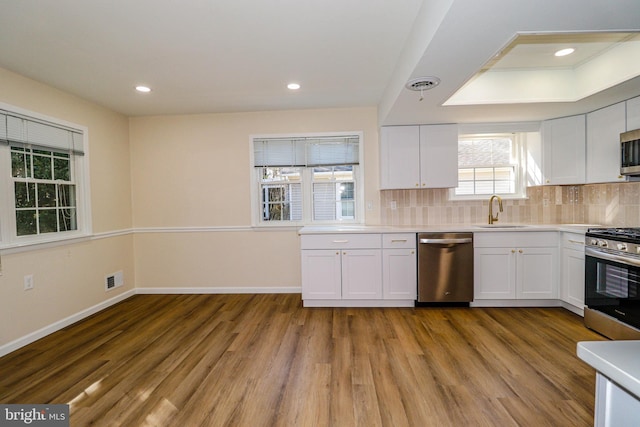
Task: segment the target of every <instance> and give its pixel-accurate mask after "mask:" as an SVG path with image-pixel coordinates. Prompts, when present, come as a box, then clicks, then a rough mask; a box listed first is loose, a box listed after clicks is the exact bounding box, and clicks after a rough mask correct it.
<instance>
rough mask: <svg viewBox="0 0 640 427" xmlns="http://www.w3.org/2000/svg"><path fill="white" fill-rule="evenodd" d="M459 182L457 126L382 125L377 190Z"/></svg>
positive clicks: (447, 186) (438, 185) (444, 186)
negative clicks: (378, 188) (378, 187)
mask: <svg viewBox="0 0 640 427" xmlns="http://www.w3.org/2000/svg"><path fill="white" fill-rule="evenodd" d="M457 185H458V126H457V125H422V126H385V127H382V128H381V138H380V189H382V190H389V189H411V188H452V187H457Z"/></svg>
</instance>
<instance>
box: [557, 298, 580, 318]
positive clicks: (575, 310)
mask: <svg viewBox="0 0 640 427" xmlns="http://www.w3.org/2000/svg"><path fill="white" fill-rule="evenodd" d="M562 307H563V308H565V309H567V310H569V311H570V312H572V313H575V314H577V315H578V316H581V317H584V308H579V307H576V306H575V305H572V304H569V303H567V302H564V301H562Z"/></svg>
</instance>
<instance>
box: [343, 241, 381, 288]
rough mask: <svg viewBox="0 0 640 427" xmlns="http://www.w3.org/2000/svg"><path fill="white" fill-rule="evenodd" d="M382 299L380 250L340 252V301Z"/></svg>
mask: <svg viewBox="0 0 640 427" xmlns="http://www.w3.org/2000/svg"><path fill="white" fill-rule="evenodd" d="M380 298H382V250H381V249H351V250H344V251H343V252H342V299H380Z"/></svg>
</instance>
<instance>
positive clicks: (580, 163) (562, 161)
mask: <svg viewBox="0 0 640 427" xmlns="http://www.w3.org/2000/svg"><path fill="white" fill-rule="evenodd" d="M585 121H586V119H585V116H584V114H582V115H579V116H571V117H563V118H560V119H553V120H547V121H545V122H543V123H542V140H543V153H544V154H543V156H544V162H543V168H544V183H545V184H551V185H559V184H584V182H585V163H586V145H585V144H586V124H585Z"/></svg>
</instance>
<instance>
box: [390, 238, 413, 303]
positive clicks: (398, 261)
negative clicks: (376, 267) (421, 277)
mask: <svg viewBox="0 0 640 427" xmlns="http://www.w3.org/2000/svg"><path fill="white" fill-rule="evenodd" d="M416 262H417V260H416V251H415V249H384V250H383V251H382V296H383V298H384V299H409V300H415V299H416V294H417V287H418V279H417V275H416Z"/></svg>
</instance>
